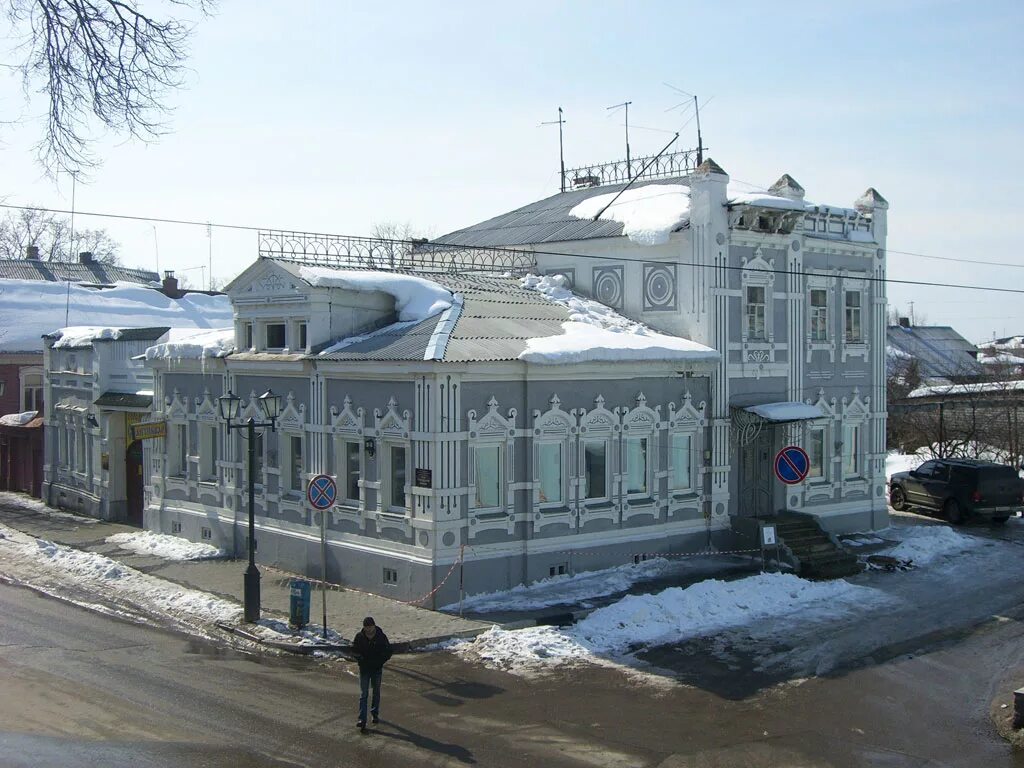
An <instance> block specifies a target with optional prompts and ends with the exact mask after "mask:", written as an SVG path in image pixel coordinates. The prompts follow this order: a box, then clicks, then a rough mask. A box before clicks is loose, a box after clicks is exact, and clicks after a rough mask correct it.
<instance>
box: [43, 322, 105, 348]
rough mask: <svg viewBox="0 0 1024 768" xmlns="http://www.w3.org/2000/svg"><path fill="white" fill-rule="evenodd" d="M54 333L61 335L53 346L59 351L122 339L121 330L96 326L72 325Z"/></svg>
mask: <svg viewBox="0 0 1024 768" xmlns="http://www.w3.org/2000/svg"><path fill="white" fill-rule="evenodd" d="M53 333H54V334H60V338H59V339H57V341H55V342H54V344H53V346H54V347H56V348H57V349H60V348H67V347H84V346H88V345H89V344H90V343H92V342H93V341H99V340H100V339H110V340H115V339H119V338H121V329H120V328H103V327H101V326H96V325H71V326H68V327H67V328H60V329H58V330H56V331H54V332H53Z"/></svg>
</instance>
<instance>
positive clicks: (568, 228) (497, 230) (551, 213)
mask: <svg viewBox="0 0 1024 768" xmlns="http://www.w3.org/2000/svg"><path fill="white" fill-rule="evenodd" d="M686 181H687V179H686V178H684V177H677V178H667V179H652V180H650V181H648V182H644V183H637V184H634V185H633V187H631V189H637V188H639V187H643V186H648V185H649V184H685V183H686ZM624 186H626V185H625V184H608V185H607V186H601V187H588V188H587V189H576V190H571V191H569V192H560V193H558V194H557V195H552V196H551V197H548V198H545V199H544V200H538V201H537V202H535V203H530V204H529V205H524V206H523V207H522V208H517V209H516V210H514V211H510V212H509V213H504V214H502V215H500V216H495V217H494V218H493V219H488V220H487V221H483V222H480V223H479V224H474V225H473V226H471V227H466V228H465V229H459V230H456V231H455V232H449V233H448V234H447V235H442V236H441V237H438V238H434V239H433V240H431V241H430V242H431V243H432V244H448V245H476V246H502V245H504V246H512V245H530V244H533V243H556V242H565V241H570V240H590V239H591V238H596V237H620V236H621V235H622V224H620V223H619V222H617V221H608V220H606V219H600V220H598V221H592V220H591V219H578V218H576V217H575V216H570V215H569V211H570V210H572V209H573V208H574V207H575V206H577V205H579V204H580V203H581V202H583V201H584V200H586V199H588V198H591V197H595V196H596V195H607V194H608V193H610V192H618V191H619V190H621V189H622V188H623V187H624Z"/></svg>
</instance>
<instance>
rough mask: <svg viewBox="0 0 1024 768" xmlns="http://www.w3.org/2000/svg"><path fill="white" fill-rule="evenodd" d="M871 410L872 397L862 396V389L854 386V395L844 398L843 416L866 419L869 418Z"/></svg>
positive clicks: (845, 417)
mask: <svg viewBox="0 0 1024 768" xmlns="http://www.w3.org/2000/svg"><path fill="white" fill-rule="evenodd" d="M870 412H871V398H870V397H865V398H861V396H860V389H859V388H857V387H854V390H853V397H852V398H850V399H847V398H845V397H844V398H843V418H844V419H864V418H867V416H868V414H869V413H870Z"/></svg>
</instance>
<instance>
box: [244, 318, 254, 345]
mask: <svg viewBox="0 0 1024 768" xmlns="http://www.w3.org/2000/svg"><path fill="white" fill-rule="evenodd" d="M243 331H244V334H245V336H244V339H245V349H252V323H245V325H244V326H243Z"/></svg>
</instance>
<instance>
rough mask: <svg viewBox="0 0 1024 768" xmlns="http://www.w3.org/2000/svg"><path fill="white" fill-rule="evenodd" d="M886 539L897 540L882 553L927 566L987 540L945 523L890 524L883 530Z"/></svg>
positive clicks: (982, 543) (980, 544) (975, 546)
mask: <svg viewBox="0 0 1024 768" xmlns="http://www.w3.org/2000/svg"><path fill="white" fill-rule="evenodd" d="M882 535H883V536H885V537H886V538H895V539H899V540H900V543H899V544H897V545H896V546H895V547H893V548H892V549H890V550H889V551H887V552H885V553H884V554H886V555H889V556H890V557H895V558H897V559H899V560H912V561H913V564H914V565H916V566H922V565H929V564H931V563H934V562H935V561H937V560H941V559H944V558H947V557H949V556H950V555H956V554H959V553H961V552H966V551H968V550H971V549H975V548H977V547H979V546H982V545H984V544H985V542H986V540H985V539H981V538H978V537H975V536H965V535H963V534H962V533H957V532H956V531H955V530H953V529H952V528H950V527H949V526H946V525H909V526H905V527H893V528H889V529H887V530H886V531H883V532H882Z"/></svg>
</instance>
